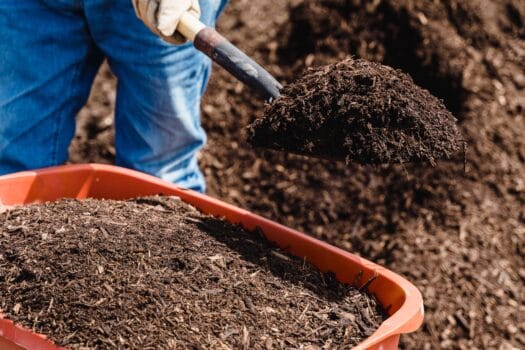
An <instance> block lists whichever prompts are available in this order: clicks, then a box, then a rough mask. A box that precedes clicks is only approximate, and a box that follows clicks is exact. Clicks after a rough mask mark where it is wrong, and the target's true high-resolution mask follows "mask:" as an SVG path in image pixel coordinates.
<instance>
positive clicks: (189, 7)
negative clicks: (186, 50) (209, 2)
mask: <svg viewBox="0 0 525 350" xmlns="http://www.w3.org/2000/svg"><path fill="white" fill-rule="evenodd" d="M131 1H132V3H133V7H134V8H135V13H136V14H137V17H138V18H140V19H141V20H142V22H144V24H146V26H147V27H148V28H149V29H150V30H151V31H152V32H153V33H155V34H157V35H158V36H160V37H161V38H162V39H164V40H165V41H167V42H169V43H172V44H183V43H185V42H186V38H184V37H183V36H182V35H181V34H179V33H177V32H176V30H177V26H178V25H179V21H180V18H181V17H182V14H184V13H185V12H189V13H191V14H192V15H194V16H195V17H196V18H199V17H200V15H201V9H200V6H199V1H198V0H131Z"/></svg>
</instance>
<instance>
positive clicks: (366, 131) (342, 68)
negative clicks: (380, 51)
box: [248, 58, 462, 164]
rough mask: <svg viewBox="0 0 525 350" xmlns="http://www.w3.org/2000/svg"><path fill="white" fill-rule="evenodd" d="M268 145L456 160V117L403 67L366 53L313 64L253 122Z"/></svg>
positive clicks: (365, 156) (345, 155)
mask: <svg viewBox="0 0 525 350" xmlns="http://www.w3.org/2000/svg"><path fill="white" fill-rule="evenodd" d="M248 136H249V141H250V143H251V144H253V145H254V146H256V147H265V148H271V149H277V150H282V151H288V152H292V153H299V154H305V155H310V156H316V157H320V158H327V159H340V160H346V162H350V161H357V162H359V163H363V164H374V163H406V162H430V163H432V164H433V163H434V161H435V160H438V159H450V158H451V157H453V156H454V155H455V154H457V153H458V151H459V150H460V149H461V145H462V141H461V139H462V138H461V135H460V132H459V130H458V128H457V126H456V119H455V118H454V116H453V115H452V114H451V113H450V112H449V111H447V109H446V108H445V106H444V105H443V103H442V102H441V101H440V100H438V99H437V98H435V97H434V96H432V95H431V94H430V93H429V92H428V91H427V90H424V89H422V88H420V87H418V86H417V85H415V84H414V82H413V81H412V79H411V78H410V77H409V76H407V75H406V74H404V73H402V72H401V71H400V70H395V69H393V68H390V67H387V66H384V65H381V64H378V63H373V62H368V61H366V60H361V59H352V58H349V59H346V60H344V61H342V62H339V63H336V64H331V65H328V66H324V67H320V68H314V69H309V70H308V71H307V73H306V74H305V75H304V76H303V77H301V78H300V79H299V80H297V81H295V82H294V83H292V84H290V85H288V86H286V87H285V88H284V89H283V91H282V95H281V97H279V98H278V99H277V100H276V101H275V102H274V103H272V104H269V105H267V106H266V110H265V115H264V117H263V118H261V119H258V120H256V121H255V122H254V123H252V124H251V125H250V126H249V128H248Z"/></svg>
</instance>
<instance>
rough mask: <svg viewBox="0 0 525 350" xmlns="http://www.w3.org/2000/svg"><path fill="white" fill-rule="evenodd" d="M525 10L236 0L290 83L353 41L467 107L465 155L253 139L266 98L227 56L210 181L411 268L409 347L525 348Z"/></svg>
mask: <svg viewBox="0 0 525 350" xmlns="http://www.w3.org/2000/svg"><path fill="white" fill-rule="evenodd" d="M524 23H525V2H524V1H523V0H502V1H493V0H439V1H427V0H382V1H369V0H282V1H270V0H261V1H252V2H247V1H244V0H231V1H230V4H229V5H228V7H227V9H226V12H225V14H224V15H223V16H222V18H221V20H220V23H219V30H220V31H221V32H222V33H223V34H224V35H225V36H227V37H228V38H229V39H231V40H232V41H233V42H234V43H235V44H236V45H238V46H239V47H241V48H242V49H243V50H245V51H246V52H247V53H248V54H250V55H251V56H253V57H255V59H256V60H257V61H258V62H260V63H262V64H263V65H264V66H265V67H267V68H268V69H269V70H270V71H271V72H272V73H273V74H275V75H276V76H277V77H278V78H279V80H281V81H282V82H283V83H287V82H288V83H289V82H292V81H293V80H294V79H296V78H297V77H298V76H300V74H301V73H302V72H303V71H304V69H305V67H314V66H320V65H325V64H330V63H334V62H337V61H341V60H343V59H345V58H346V57H348V56H349V55H353V56H355V57H359V58H363V59H368V60H371V61H376V62H380V63H382V64H386V65H389V66H392V67H394V68H399V69H402V70H403V71H405V72H407V73H409V74H410V76H411V77H412V78H413V79H414V81H415V82H416V83H417V84H418V85H419V86H421V87H423V88H425V89H428V90H429V91H430V92H431V93H432V94H433V95H436V96H438V97H439V98H442V99H443V100H444V103H445V105H446V106H447V108H448V109H449V110H451V111H452V112H453V113H454V115H455V116H456V117H457V119H458V120H459V124H458V126H459V128H460V130H461V133H462V135H464V137H465V139H466V140H467V142H468V153H467V170H466V171H465V170H464V166H463V162H462V161H458V162H443V163H440V162H438V164H437V165H436V167H434V168H431V167H424V166H421V164H413V165H412V164H406V165H402V166H399V165H390V166H373V167H370V166H360V165H357V164H351V165H345V164H343V163H341V162H337V163H336V162H328V161H321V160H319V159H314V158H305V157H297V156H291V155H288V154H286V153H282V152H265V151H258V150H256V149H253V148H252V147H250V145H248V144H246V143H245V142H243V136H242V134H241V133H240V130H242V129H244V128H245V127H246V126H247V125H248V124H249V123H252V122H253V121H254V120H255V119H256V118H258V117H260V116H261V114H262V111H263V108H264V105H263V103H262V101H260V99H259V97H258V96H255V95H254V94H253V93H252V92H251V91H249V90H248V89H246V88H245V87H243V86H242V84H240V83H238V82H237V81H235V79H233V78H231V77H230V75H229V74H227V73H225V72H224V71H223V70H221V69H220V68H218V67H216V69H215V70H214V73H213V76H212V79H211V82H210V87H209V89H208V91H207V93H206V96H205V99H204V101H203V119H202V120H203V125H204V127H205V129H206V131H207V132H208V136H209V142H208V146H207V147H206V149H205V151H204V152H203V153H202V157H201V166H202V169H203V171H204V173H205V175H206V180H207V184H208V191H209V193H210V194H212V195H214V196H216V197H219V198H222V199H223V200H226V201H228V202H231V203H234V204H236V205H239V206H241V207H243V208H246V209H249V210H252V211H254V212H256V213H258V214H261V215H264V216H266V217H269V218H271V219H273V220H276V221H278V222H280V223H283V224H285V225H288V226H290V227H293V228H296V229H299V230H301V231H304V232H306V233H309V234H312V235H314V236H316V237H318V238H321V239H324V240H326V241H328V242H330V243H332V244H335V245H337V246H339V247H342V248H344V249H347V250H350V251H352V252H354V253H358V254H361V255H363V256H365V257H367V258H369V259H371V260H373V261H375V262H378V263H380V264H383V265H385V266H387V267H388V268H390V269H392V270H394V271H396V272H399V273H402V274H404V275H405V276H406V277H407V278H408V279H409V280H410V281H412V282H413V283H414V284H415V285H416V286H417V287H418V288H419V289H420V290H421V292H422V294H423V298H424V301H425V322H424V324H423V327H422V328H421V329H420V330H419V331H418V332H416V333H414V334H409V335H404V336H402V337H401V343H402V348H403V349H418V350H419V349H465V350H470V349H500V350H511V349H523V348H525V336H524V335H525V308H524V307H523V305H525V266H524V264H523V262H524V261H523V256H525V239H523V237H524V236H525V180H524V176H523V174H525V32H524V28H525V26H524ZM291 34H293V35H291ZM93 92H94V96H93V97H94V98H93V99H92V101H93V102H97V101H98V100H99V98H98V97H99V95H100V94H101V93H106V92H105V91H104V90H103V89H100V88H95V89H94V91H93ZM100 107H101V105H100V104H98V103H97V104H93V103H91V104H90V105H89V106H88V109H87V111H85V112H87V113H85V114H83V116H85V117H86V118H93V119H96V118H99V117H98V110H99V108H100ZM112 107H113V106H107V109H108V110H109V111H108V112H107V113H110V110H111V109H112ZM85 132H86V130H85V129H82V128H80V129H79V133H80V135H81V136H82V135H83V134H84V133H85ZM99 136H100V137H98V138H97V139H99V140H101V141H102V142H101V144H105V146H106V147H107V148H108V149H111V147H112V143H105V142H104V140H103V139H104V133H101V134H100V135H99ZM85 138H86V137H85V136H82V138H81V139H80V141H81V142H83V140H84V139H85ZM72 158H74V159H75V160H76V161H84V162H86V161H92V160H98V159H99V157H91V155H89V154H85V155H76V154H72ZM109 161H111V160H109Z"/></svg>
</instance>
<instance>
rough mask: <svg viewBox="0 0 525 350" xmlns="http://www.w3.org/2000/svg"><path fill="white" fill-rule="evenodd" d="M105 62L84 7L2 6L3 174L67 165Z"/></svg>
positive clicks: (9, 1)
mask: <svg viewBox="0 0 525 350" xmlns="http://www.w3.org/2000/svg"><path fill="white" fill-rule="evenodd" d="M101 61H102V55H101V52H100V50H98V49H97V47H96V46H95V44H94V42H93V41H92V40H91V38H90V35H89V31H88V29H87V26H86V23H85V21H84V20H83V16H82V13H81V12H80V11H79V9H76V8H74V7H72V6H59V7H54V8H50V7H47V6H46V5H44V4H43V2H41V1H39V0H24V1H20V0H2V1H0V175H1V174H7V173H11V172H16V171H21V170H27V169H34V168H41V167H46V166H50V165H57V164H62V163H64V162H65V161H66V160H67V148H68V145H69V142H70V141H71V138H72V137H73V134H74V131H75V124H74V123H75V120H74V117H75V114H76V113H77V111H78V110H79V109H80V108H81V106H82V105H83V104H84V102H85V100H86V99H87V97H88V94H89V89H90V86H91V83H92V81H93V78H94V76H95V74H96V71H97V69H98V67H99V65H100V63H101Z"/></svg>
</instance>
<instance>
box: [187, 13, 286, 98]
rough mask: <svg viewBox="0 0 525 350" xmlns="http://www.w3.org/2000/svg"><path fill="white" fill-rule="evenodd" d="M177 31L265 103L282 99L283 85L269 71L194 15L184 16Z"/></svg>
mask: <svg viewBox="0 0 525 350" xmlns="http://www.w3.org/2000/svg"><path fill="white" fill-rule="evenodd" d="M177 31H178V32H179V33H181V34H182V35H183V36H184V37H186V38H187V39H188V40H191V41H193V43H194V45H195V47H196V48H197V49H198V50H199V51H202V52H203V53H204V54H206V55H207V56H208V57H210V58H211V59H212V60H213V61H214V62H216V63H217V64H219V65H220V66H221V67H223V68H224V69H226V70H227V71H228V72H229V73H230V74H232V75H233V76H234V77H236V78H237V79H238V80H240V81H241V82H243V83H244V84H246V85H247V86H249V87H250V88H252V89H254V90H255V91H257V92H258V93H259V94H260V95H261V96H262V97H263V98H264V99H265V100H267V101H269V102H271V101H273V100H274V99H276V98H277V97H279V95H280V90H281V88H282V85H281V84H280V83H279V82H278V81H277V80H276V79H275V78H274V77H273V76H272V75H271V74H270V73H268V71H266V70H265V69H264V68H263V67H261V66H260V65H259V64H257V63H256V62H255V61H254V60H252V59H251V58H250V57H248V56H247V55H246V54H245V53H244V52H242V51H241V50H239V49H238V48H237V47H236V46H235V45H233V44H232V43H231V42H229V41H228V40H227V39H226V38H224V37H223V36H222V35H220V34H219V33H217V31H215V30H214V29H212V28H210V27H207V26H205V25H204V24H203V23H201V22H200V21H199V20H198V19H196V18H195V17H194V16H192V15H191V14H184V15H183V16H182V18H181V20H180V23H179V26H178V27H177Z"/></svg>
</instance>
